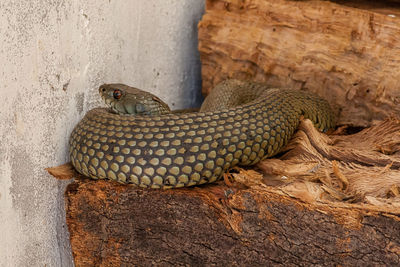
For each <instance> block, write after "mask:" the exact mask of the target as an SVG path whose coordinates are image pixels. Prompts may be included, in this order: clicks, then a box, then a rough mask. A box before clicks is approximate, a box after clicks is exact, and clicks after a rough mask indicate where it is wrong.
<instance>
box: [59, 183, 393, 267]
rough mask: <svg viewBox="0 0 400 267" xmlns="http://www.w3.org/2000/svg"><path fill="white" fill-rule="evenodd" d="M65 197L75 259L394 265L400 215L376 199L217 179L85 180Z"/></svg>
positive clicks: (90, 262) (83, 262)
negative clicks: (319, 196) (140, 184)
mask: <svg viewBox="0 0 400 267" xmlns="http://www.w3.org/2000/svg"><path fill="white" fill-rule="evenodd" d="M66 198H67V200H68V202H67V222H68V227H69V231H70V235H71V245H72V249H73V255H74V259H75V265H76V266H150V265H163V266H166V265H171V266H209V265H217V266H270V265H283V266H295V265H296V266H298V265H303V266H310V265H320V266H337V265H342V266H343V265H345V266H362V265H366V266H371V265H387V266H395V265H398V264H400V261H399V256H400V219H399V215H400V214H399V213H398V212H393V210H392V211H389V210H388V211H385V210H379V209H377V208H376V207H375V206H373V205H355V204H343V203H329V204H309V203H305V202H303V201H300V200H296V199H294V198H292V197H289V196H287V195H285V194H282V193H281V192H279V191H274V190H271V189H268V188H263V187H261V186H259V187H251V188H245V187H243V186H242V187H240V186H235V187H232V188H229V187H227V186H224V185H223V184H221V183H220V184H219V185H212V186H205V187H200V188H193V189H179V190H174V191H159V190H141V189H134V188H131V187H126V186H121V185H116V184H113V183H109V182H103V181H101V182H96V181H88V180H85V181H78V182H74V183H73V184H71V185H70V186H69V187H68V189H67V192H66Z"/></svg>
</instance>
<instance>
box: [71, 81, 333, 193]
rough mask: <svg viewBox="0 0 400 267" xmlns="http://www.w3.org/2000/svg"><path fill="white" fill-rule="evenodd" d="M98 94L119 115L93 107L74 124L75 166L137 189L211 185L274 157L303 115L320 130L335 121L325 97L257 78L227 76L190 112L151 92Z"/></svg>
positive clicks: (112, 88) (107, 88)
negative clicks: (173, 107)
mask: <svg viewBox="0 0 400 267" xmlns="http://www.w3.org/2000/svg"><path fill="white" fill-rule="evenodd" d="M99 92H100V94H101V96H102V98H103V99H104V100H105V102H106V103H107V104H108V105H109V106H110V107H111V109H112V110H113V111H114V112H110V111H109V109H106V108H95V109H92V110H90V111H89V112H87V114H86V115H85V117H84V118H83V119H82V120H81V121H80V122H79V123H78V124H77V126H76V127H75V128H74V130H73V132H72V133H71V137H70V140H69V154H70V158H71V161H72V164H73V166H74V167H75V168H76V170H77V171H78V172H80V173H81V174H83V175H85V176H88V177H91V178H93V179H110V180H115V181H118V182H120V183H126V184H133V185H137V186H140V187H151V188H164V189H165V188H177V187H184V186H193V185H200V184H204V183H211V182H214V181H216V180H218V179H219V178H220V177H221V176H222V175H223V173H224V172H226V171H227V170H228V169H230V168H232V167H234V166H236V165H240V166H248V165H253V164H256V163H257V162H259V161H260V160H262V159H265V158H267V157H272V156H274V155H276V154H277V153H278V152H279V151H280V150H281V149H282V148H283V147H284V146H285V145H286V144H287V143H288V141H289V139H290V138H291V137H292V136H293V134H294V132H295V130H296V129H297V127H298V125H299V122H300V118H301V116H303V117H304V118H309V119H311V120H312V121H313V122H314V125H315V126H316V127H317V128H319V129H320V130H322V131H326V130H327V129H329V128H332V127H334V124H335V119H334V116H333V113H332V111H331V108H330V106H329V104H328V102H327V101H326V100H324V99H322V98H320V97H318V96H316V95H314V94H312V93H309V92H304V91H295V90H286V89H270V88H268V87H267V86H265V85H263V84H259V83H254V82H243V81H238V80H226V81H224V82H222V83H220V84H219V85H217V86H216V87H215V88H214V90H213V91H212V93H211V94H210V95H209V96H208V97H207V98H206V100H205V101H204V103H203V106H202V108H201V109H200V112H191V113H170V110H169V108H168V106H167V105H166V104H164V103H163V102H162V101H161V100H160V99H159V98H157V97H155V96H154V95H152V94H150V93H147V92H144V91H141V90H139V89H136V88H132V87H128V86H125V85H121V84H109V85H102V86H100V88H99ZM119 113H120V114H119ZM121 113H133V114H137V115H136V116H131V115H125V114H121Z"/></svg>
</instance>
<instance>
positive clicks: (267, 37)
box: [199, 0, 400, 126]
mask: <svg viewBox="0 0 400 267" xmlns="http://www.w3.org/2000/svg"><path fill="white" fill-rule="evenodd" d="M338 2H340V3H343V4H345V5H339V4H336V3H333V2H330V1H286V0H246V1H239V0H207V2H206V3H207V4H206V13H205V15H204V16H203V19H202V21H201V22H200V24H199V50H200V55H201V61H202V78H203V92H204V93H205V94H206V93H207V92H209V90H211V88H213V86H214V85H215V84H216V83H218V82H220V81H222V80H224V79H226V78H238V79H242V80H245V79H251V80H257V81H262V82H266V83H268V84H269V85H271V86H277V87H289V88H295V89H303V88H305V89H307V90H310V91H313V92H316V93H318V94H319V95H321V96H323V97H325V98H326V99H328V100H329V102H330V103H332V105H333V106H334V108H335V110H336V111H337V113H338V115H339V123H340V124H350V125H354V126H368V125H371V122H373V121H374V120H382V119H385V118H386V117H387V116H389V115H390V114H392V113H394V114H397V115H399V114H400V88H399V82H398V81H399V80H400V45H399V44H400V7H399V4H396V3H391V4H388V1H375V2H374V1H338ZM379 2H380V3H379Z"/></svg>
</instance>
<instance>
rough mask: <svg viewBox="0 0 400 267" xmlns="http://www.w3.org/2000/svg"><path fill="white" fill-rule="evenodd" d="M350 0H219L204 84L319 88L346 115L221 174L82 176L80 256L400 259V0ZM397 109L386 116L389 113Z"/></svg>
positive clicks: (212, 8)
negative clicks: (184, 183) (172, 185)
mask: <svg viewBox="0 0 400 267" xmlns="http://www.w3.org/2000/svg"><path fill="white" fill-rule="evenodd" d="M391 5H392V6H390V7H389V8H387V7H385V8H382V5H381V4H377V3H375V4H372V1H369V2H361V1H356V2H349V1H343V3H342V5H339V4H335V3H332V2H328V1H283V0H282V1H280V0H225V1H223V0H213V1H212V0H208V1H207V10H206V14H205V15H204V18H203V20H202V22H201V23H200V24H199V49H200V53H201V59H202V64H203V90H204V92H205V93H207V92H208V91H209V90H210V88H212V87H213V85H215V84H216V83H217V82H219V81H221V80H222V79H225V78H228V77H229V78H239V79H251V80H258V81H264V82H266V83H268V84H270V85H271V86H279V87H282V86H285V87H292V88H297V89H305V88H307V89H309V90H311V91H314V92H317V93H318V94H320V95H321V96H324V97H325V98H326V99H328V100H329V102H331V103H332V104H333V105H334V108H335V110H337V113H338V115H339V118H340V123H341V124H343V125H345V124H350V125H353V126H368V127H369V128H367V129H364V130H362V131H360V132H358V133H355V134H353V135H344V134H345V133H348V131H347V130H346V129H345V128H340V129H338V130H337V131H336V132H335V133H334V134H333V135H330V136H329V137H328V136H326V135H324V134H321V133H319V132H317V131H316V130H315V129H314V128H313V126H312V124H311V122H310V121H308V120H305V121H303V122H302V123H301V125H300V128H299V131H298V132H297V133H296V135H295V138H294V139H293V140H292V141H291V142H290V143H289V145H288V146H287V148H286V149H285V151H284V152H282V153H281V154H280V155H279V157H276V158H273V159H268V160H266V161H264V162H262V163H259V164H258V165H257V166H256V167H255V168H253V169H241V168H237V169H236V170H234V171H233V172H232V173H230V174H228V175H227V176H225V181H220V182H218V183H216V184H211V185H206V186H200V187H196V188H187V189H179V190H166V191H160V190H143V189H138V188H134V187H129V186H124V185H119V184H117V183H114V182H107V181H92V180H88V179H85V178H83V177H82V176H80V175H78V174H77V173H76V172H75V171H73V170H72V167H71V165H69V164H66V165H64V166H61V167H57V168H50V169H48V170H49V172H50V173H51V174H53V175H54V176H55V177H57V178H60V179H70V178H72V177H75V178H76V180H75V181H74V182H72V183H71V184H70V185H69V186H68V188H67V191H66V194H65V199H66V211H67V223H68V228H69V231H70V238H71V246H72V250H73V255H74V259H75V264H76V266H131V265H137V266H149V265H162V266H164V265H174V266H209V265H216V266H270V265H282V266H298V265H300V266H311V265H319V266H339V265H340V266H363V265H366V266H371V265H388V266H395V265H400V197H399V196H400V193H399V187H400V134H399V133H400V121H399V120H397V119H395V118H391V119H387V115H389V114H395V115H399V114H400V105H399V102H400V90H399V89H398V88H397V84H398V81H399V80H400V53H399V52H400V51H399V50H400V49H399V45H398V44H399V43H400V42H399V41H400V19H399V18H398V17H397V16H400V9H398V4H391ZM382 119H385V120H382Z"/></svg>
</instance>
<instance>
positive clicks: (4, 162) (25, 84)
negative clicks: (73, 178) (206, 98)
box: [0, 0, 204, 266]
mask: <svg viewBox="0 0 400 267" xmlns="http://www.w3.org/2000/svg"><path fill="white" fill-rule="evenodd" d="M203 2H204V1H201V0H186V1H182V0H89V1H79V0H70V1H64V0H51V1H50V0H45V1H39V0H33V1H26V0H2V1H0V44H1V46H0V63H1V65H0V122H1V124H0V233H1V234H0V266H71V265H72V257H71V251H70V246H69V241H68V232H67V228H66V224H65V211H64V199H63V193H64V190H65V186H66V184H67V183H68V182H62V181H57V180H55V179H54V178H52V177H51V176H50V175H48V174H47V173H46V171H45V170H44V168H46V167H50V166H57V165H60V164H63V163H65V162H67V161H68V157H67V141H68V137H69V134H70V132H71V131H72V128H73V127H74V125H75V124H76V123H77V122H78V120H79V119H81V118H82V116H83V115H84V114H85V112H86V111H87V110H88V109H90V108H93V107H95V106H98V105H99V104H100V99H99V97H98V95H97V87H98V86H99V85H100V84H102V83H105V82H123V83H127V84H130V85H135V86H137V87H139V88H143V89H148V90H149V91H152V92H153V93H156V94H157V95H159V96H160V97H161V98H163V99H165V100H166V102H168V103H169V104H170V105H172V107H175V108H183V107H188V106H192V105H194V104H195V103H196V102H199V100H200V93H199V92H200V66H199V58H198V53H197V37H196V36H197V22H198V20H199V19H200V17H201V14H202V12H203V9H204V4H203Z"/></svg>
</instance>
